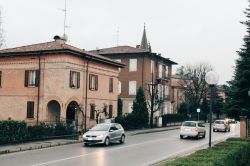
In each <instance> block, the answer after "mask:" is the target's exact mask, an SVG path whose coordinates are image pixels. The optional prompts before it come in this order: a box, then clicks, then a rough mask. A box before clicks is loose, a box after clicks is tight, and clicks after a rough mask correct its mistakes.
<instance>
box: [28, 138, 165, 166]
mask: <svg viewBox="0 0 250 166" xmlns="http://www.w3.org/2000/svg"><path fill="white" fill-rule="evenodd" d="M167 139H168V138H165V139H158V140H152V141H146V142H142V143H138V144H132V145H127V146H122V147H118V148H112V149H107V150H104V151H105V152H108V151H114V150H119V149H125V148H130V147H133V146H141V145H144V144H148V143H153V142H160V141H164V140H167ZM98 153H99V152H94V153H87V154H83V155H78V156H72V157H67V158H62V159H58V160H52V161H48V162H44V163H39V164H34V165H31V166H41V165H48V164H52V163H57V162H61V161H65V160H71V159H75V158H80V157H85V156H88V155H95V154H98Z"/></svg>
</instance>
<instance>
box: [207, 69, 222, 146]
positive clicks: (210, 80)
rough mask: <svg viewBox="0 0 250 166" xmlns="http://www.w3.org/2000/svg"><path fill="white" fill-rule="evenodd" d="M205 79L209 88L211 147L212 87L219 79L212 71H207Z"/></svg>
mask: <svg viewBox="0 0 250 166" xmlns="http://www.w3.org/2000/svg"><path fill="white" fill-rule="evenodd" d="M205 80H206V82H207V84H208V85H209V88H210V112H209V114H210V115H209V147H211V131H212V101H213V88H214V86H215V85H216V84H217V83H218V81H219V75H218V74H217V73H216V72H214V71H210V72H207V74H206V76H205Z"/></svg>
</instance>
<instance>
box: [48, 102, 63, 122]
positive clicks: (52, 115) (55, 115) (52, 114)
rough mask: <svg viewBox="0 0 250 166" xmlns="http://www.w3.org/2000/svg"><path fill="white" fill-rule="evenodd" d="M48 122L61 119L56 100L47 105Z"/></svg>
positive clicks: (59, 107) (59, 108)
mask: <svg viewBox="0 0 250 166" xmlns="http://www.w3.org/2000/svg"><path fill="white" fill-rule="evenodd" d="M47 113H48V118H47V119H48V121H50V122H57V121H60V117H61V106H60V103H59V102H58V101H56V100H50V101H49V102H48V104H47Z"/></svg>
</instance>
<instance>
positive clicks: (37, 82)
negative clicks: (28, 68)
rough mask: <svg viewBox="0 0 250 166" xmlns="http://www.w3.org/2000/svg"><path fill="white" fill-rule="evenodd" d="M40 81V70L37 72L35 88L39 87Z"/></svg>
mask: <svg viewBox="0 0 250 166" xmlns="http://www.w3.org/2000/svg"><path fill="white" fill-rule="evenodd" d="M39 81H40V72H39V70H36V80H35V86H36V87H38V85H39Z"/></svg>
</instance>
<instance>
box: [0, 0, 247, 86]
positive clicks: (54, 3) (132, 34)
mask: <svg viewBox="0 0 250 166" xmlns="http://www.w3.org/2000/svg"><path fill="white" fill-rule="evenodd" d="M247 7H248V1H247V0H67V19H66V24H67V26H69V28H67V29H66V33H67V34H68V37H69V42H68V43H69V44H71V45H74V46H76V47H79V48H84V49H86V50H92V49H96V48H107V47H113V46H117V41H118V44H119V45H130V46H136V45H138V44H140V41H141V38H142V32H143V24H144V22H145V23H146V31H147V37H148V41H149V42H150V44H151V46H152V50H153V52H157V53H161V54H162V56H164V57H166V58H170V59H171V60H173V61H175V62H177V63H178V64H179V65H178V66H176V67H179V66H181V65H186V64H195V63H199V62H207V63H209V64H211V65H212V66H213V67H214V69H215V71H216V72H217V73H218V74H219V76H220V81H219V83H220V84H222V83H225V82H226V81H228V80H230V79H231V77H232V75H233V71H234V70H233V66H235V59H236V58H238V55H237V53H236V51H238V50H239V48H240V47H241V45H242V44H243V40H242V39H243V37H244V35H245V34H246V27H244V26H243V25H241V24H240V21H244V20H246V18H245V15H244V14H243V11H244V10H245V8H247ZM63 8H64V0H1V1H0V9H1V11H2V21H3V28H4V31H5V33H4V35H5V40H6V46H5V47H8V48H10V47H17V46H22V45H27V44H35V43H40V42H47V41H51V40H52V39H53V36H55V35H62V34H63V20H64V13H63V12H62V11H61V10H60V9H63ZM118 29H119V33H117V31H118ZM117 34H119V35H117ZM117 39H118V40H117ZM176 67H175V69H176Z"/></svg>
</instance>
